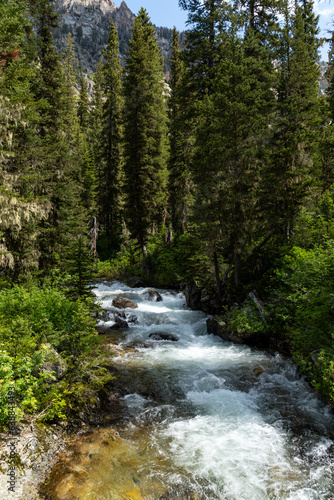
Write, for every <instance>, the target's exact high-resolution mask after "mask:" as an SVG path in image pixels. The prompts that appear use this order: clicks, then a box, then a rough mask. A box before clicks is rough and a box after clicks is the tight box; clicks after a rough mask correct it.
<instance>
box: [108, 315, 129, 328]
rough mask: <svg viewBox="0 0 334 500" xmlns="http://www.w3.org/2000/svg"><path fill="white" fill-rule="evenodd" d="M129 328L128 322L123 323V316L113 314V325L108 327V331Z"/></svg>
mask: <svg viewBox="0 0 334 500" xmlns="http://www.w3.org/2000/svg"><path fill="white" fill-rule="evenodd" d="M125 328H129V325H128V322H127V321H125V314H124V313H123V314H115V324H114V325H112V326H111V327H110V330H123V329H125Z"/></svg>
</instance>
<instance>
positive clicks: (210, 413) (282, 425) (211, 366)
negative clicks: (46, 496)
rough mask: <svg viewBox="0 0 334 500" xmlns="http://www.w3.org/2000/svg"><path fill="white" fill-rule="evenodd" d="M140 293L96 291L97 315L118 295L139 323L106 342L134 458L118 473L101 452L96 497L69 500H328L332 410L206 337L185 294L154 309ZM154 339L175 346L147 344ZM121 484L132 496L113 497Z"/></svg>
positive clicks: (258, 356) (267, 362)
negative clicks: (168, 337) (113, 344)
mask: <svg viewBox="0 0 334 500" xmlns="http://www.w3.org/2000/svg"><path fill="white" fill-rule="evenodd" d="M144 291H145V289H130V288H128V287H127V286H126V285H123V284H122V283H117V282H116V283H108V282H105V283H101V284H99V285H98V287H97V289H96V290H95V293H96V295H97V296H98V297H99V299H100V300H101V302H102V306H103V308H104V309H109V310H114V309H113V308H112V305H111V302H112V300H113V298H114V297H115V296H117V295H121V296H124V297H126V298H129V299H131V300H133V301H134V302H136V303H138V305H139V307H138V309H135V310H126V311H125V312H126V313H129V314H134V315H135V316H136V317H137V323H135V324H131V325H130V328H129V329H128V330H124V331H123V332H119V333H117V334H116V335H113V338H114V339H115V338H117V343H118V344H119V349H120V351H122V352H121V354H119V355H117V354H116V355H115V357H114V358H113V363H114V365H115V367H118V369H120V372H119V373H120V375H118V376H119V377H120V376H122V375H121V374H122V373H123V374H124V373H126V376H127V377H128V381H129V383H128V389H129V394H128V395H126V396H125V398H124V403H125V405H126V412H125V417H124V421H123V424H122V426H121V427H120V428H119V434H120V437H121V439H122V440H124V442H126V443H127V445H129V443H131V446H130V448H131V447H132V448H131V449H132V450H134V454H135V458H133V459H131V454H130V456H129V457H128V459H127V460H125V459H124V463H123V465H122V464H119V463H118V465H117V467H118V468H117V467H116V465H115V462H114V461H113V459H111V454H109V455H108V454H107V455H103V457H104V458H103V460H102V461H103V466H102V465H101V457H102V451H101V453H100V457H99V460H97V461H96V463H95V462H94V461H92V462H91V463H90V465H89V467H86V469H85V471H86V476H85V477H86V480H85V481H86V482H85V484H86V486H85V487H86V488H87V484H89V483H92V484H95V486H94V488H92V489H91V490H89V491H88V490H85V493H82V494H81V493H78V491H79V492H80V491H83V490H80V488H79V489H77V490H73V491H72V494H73V495H74V497H75V498H87V499H90V498H91V499H93V498H94V499H98V498H101V499H102V498H112V499H113V500H118V499H127V498H129V499H130V498H144V499H148V500H150V499H151V500H158V499H160V498H164V499H168V498H170V499H176V498H177V499H180V500H182V499H197V500H202V499H209V500H214V499H218V500H223V499H226V500H265V499H286V500H311V499H317V500H319V499H326V500H327V499H328V500H330V499H334V481H333V479H334V442H333V439H334V418H333V413H332V412H331V410H330V409H329V408H328V407H326V406H325V405H324V404H323V403H322V402H321V401H320V400H319V399H318V398H317V397H316V395H315V394H314V393H313V392H312V391H311V390H310V389H309V387H308V386H307V385H306V384H305V383H304V381H303V380H302V379H300V378H299V377H298V376H297V374H296V369H295V367H294V366H293V365H292V364H291V363H290V362H288V361H286V360H283V359H282V358H281V357H280V356H275V357H273V356H270V355H267V354H266V353H264V352H262V351H258V350H256V349H251V348H249V347H246V346H237V345H233V344H230V343H227V342H224V341H222V340H221V339H219V338H218V337H215V336H213V335H207V333H206V325H205V322H206V316H205V315H204V314H203V313H201V312H196V311H195V312H194V311H190V310H188V309H187V308H186V305H185V299H184V296H183V294H177V293H173V292H168V291H162V290H159V291H160V293H161V294H162V296H163V301H162V302H158V303H155V302H149V301H147V300H145V299H144V296H143V293H144ZM101 323H102V322H101ZM112 323H113V321H108V322H106V325H111V324H112ZM159 331H160V332H168V333H173V334H174V335H176V336H177V337H178V338H179V340H178V341H177V342H171V341H154V340H151V339H150V338H149V334H150V333H154V332H159ZM133 346H136V348H133ZM130 347H131V348H130ZM129 348H130V349H129ZM116 352H117V351H116ZM122 370H123V372H122ZM103 453H106V451H104V452H103ZM97 455H98V456H99V453H98V452H97ZM108 457H109V458H108ZM138 457H139V458H138ZM101 467H103V470H104V474H103V478H102V479H101V478H100V480H99V485H100V486H99V488H98V489H97V486H96V484H97V482H96V477H97V475H98V474H100V475H101ZM122 467H123V468H122ZM116 470H117V471H118V472H117V474H118V476H117V477H118V478H117V477H115V471H116ZM123 476H126V480H127V481H129V482H130V483H131V482H132V483H131V484H133V485H134V488H135V489H134V491H136V492H137V493H136V495H137V496H131V495H135V493H124V491H125V490H124V491H123V493H120V492H119V490H117V491H118V492H116V490H115V484H118V486H119V484H120V481H121V479H120V478H121V477H123ZM99 477H100V476H99ZM127 488H128V487H127ZM75 491H76V493H75ZM126 491H129V488H128V489H127V490H126ZM110 492H114V493H110ZM75 495H77V496H75ZM64 498H67V497H65V496H64ZM68 498H72V497H68Z"/></svg>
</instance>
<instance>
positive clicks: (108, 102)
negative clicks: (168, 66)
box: [100, 19, 123, 251]
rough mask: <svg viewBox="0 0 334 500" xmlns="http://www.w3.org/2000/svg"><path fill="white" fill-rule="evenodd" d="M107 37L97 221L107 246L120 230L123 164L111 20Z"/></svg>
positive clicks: (119, 69) (120, 101) (117, 68)
mask: <svg viewBox="0 0 334 500" xmlns="http://www.w3.org/2000/svg"><path fill="white" fill-rule="evenodd" d="M109 30H110V31H109V40H108V45H107V48H106V50H105V51H104V57H105V63H104V66H103V80H102V84H101V88H102V91H103V94H104V97H105V101H104V104H103V118H102V131H101V154H100V162H101V182H100V204H101V215H100V219H101V220H100V223H101V225H102V226H103V228H104V230H105V233H106V236H107V241H108V249H109V251H111V250H112V249H113V247H114V246H115V245H116V247H117V243H118V239H119V235H120V232H121V201H122V200H121V179H122V163H123V151H122V140H123V124H122V113H123V96H122V81H121V79H122V67H121V64H120V60H119V46H118V36H117V31H116V29H115V26H114V22H113V20H112V19H111V20H110V26H109Z"/></svg>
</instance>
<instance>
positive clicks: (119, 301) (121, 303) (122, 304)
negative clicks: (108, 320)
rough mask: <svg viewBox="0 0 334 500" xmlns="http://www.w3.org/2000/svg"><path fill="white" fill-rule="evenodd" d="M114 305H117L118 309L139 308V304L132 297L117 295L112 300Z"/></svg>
mask: <svg viewBox="0 0 334 500" xmlns="http://www.w3.org/2000/svg"><path fill="white" fill-rule="evenodd" d="M112 305H113V306H114V307H117V309H127V308H128V309H137V307H138V304H135V303H134V302H132V300H130V299H125V298H124V297H116V298H115V299H114V300H113V301H112Z"/></svg>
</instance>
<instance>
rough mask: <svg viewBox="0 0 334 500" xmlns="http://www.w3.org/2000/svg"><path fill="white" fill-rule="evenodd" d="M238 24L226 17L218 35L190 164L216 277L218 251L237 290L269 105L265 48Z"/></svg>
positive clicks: (251, 230)
mask: <svg viewBox="0 0 334 500" xmlns="http://www.w3.org/2000/svg"><path fill="white" fill-rule="evenodd" d="M242 23H243V18H242V17H241V16H239V15H237V14H231V26H230V28H229V29H228V30H226V31H225V33H223V34H222V38H223V42H222V44H223V45H222V51H223V55H222V59H221V62H220V64H219V67H218V72H217V76H216V79H215V93H214V94H213V95H212V96H208V97H207V98H206V99H205V100H204V101H203V103H202V108H201V109H202V113H201V116H200V118H201V119H200V123H199V128H198V132H197V144H196V146H197V147H196V151H197V152H196V156H195V162H194V170H195V179H196V181H197V184H196V187H197V197H196V205H195V217H196V219H197V221H200V222H201V224H204V233H203V237H204V238H205V239H206V240H207V241H209V242H210V248H211V256H212V258H213V260H214V263H215V266H216V275H218V274H219V272H218V270H217V265H218V256H217V252H218V251H219V250H220V251H222V252H223V255H224V257H225V259H226V261H227V262H228V263H229V264H230V265H232V266H233V268H234V277H235V283H236V284H237V285H238V284H239V283H240V280H241V264H242V260H243V259H245V257H246V256H247V254H249V253H250V252H251V250H252V245H253V242H254V238H255V235H256V232H257V231H258V230H259V228H258V227H257V223H258V215H259V214H258V198H259V184H260V181H261V170H262V161H261V156H262V151H263V149H264V147H265V146H267V145H268V129H269V127H268V125H269V120H270V117H271V111H272V105H273V101H274V96H273V92H272V90H271V83H272V79H271V73H272V70H273V68H272V65H271V62H270V60H269V58H268V56H267V55H266V53H265V51H266V49H265V48H264V47H261V43H260V41H259V39H258V38H257V36H256V35H255V33H254V32H252V31H251V29H249V30H248V34H247V36H246V37H245V38H244V39H243V40H242V39H241V38H240V36H239V33H240V28H241V26H242ZM254 53H257V54H259V57H254V56H253V55H250V54H254ZM217 281H218V280H217ZM217 287H218V288H219V283H218V282H217Z"/></svg>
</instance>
